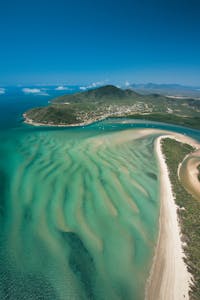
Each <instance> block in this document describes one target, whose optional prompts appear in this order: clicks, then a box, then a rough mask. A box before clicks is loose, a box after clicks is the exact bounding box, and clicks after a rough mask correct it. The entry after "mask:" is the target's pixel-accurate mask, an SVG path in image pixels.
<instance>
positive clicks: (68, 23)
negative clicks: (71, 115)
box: [0, 0, 200, 85]
mask: <svg viewBox="0 0 200 300" xmlns="http://www.w3.org/2000/svg"><path fill="white" fill-rule="evenodd" d="M199 11H200V1H199V0H190V1H189V0H187V1H186V0H173V1H172V0H168V1H162V0H160V1H158V0H137V1H134V0H132V1H129V0H124V1H122V0H121V1H118V0H115V1H109V0H107V1H105V0H101V1H98V0H96V1H94V0H93V1H92V0H85V1H84V0H82V1H81V0H73V1H67V0H65V1H64V0H57V1H53V0H49V1H47V0H40V1H38V0H34V1H32V0H29V1H27V0H26V1H24V0H12V1H11V0H7V1H1V2H0V84H1V85H9V84H40V83H41V84H61V83H65V84H85V83H89V82H93V81H102V82H104V81H106V80H107V81H109V82H113V83H120V82H123V81H126V80H128V81H130V82H136V83H137V82H170V83H173V82H177V83H183V84H193V85H200V18H199Z"/></svg>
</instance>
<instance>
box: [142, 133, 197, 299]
mask: <svg viewBox="0 0 200 300" xmlns="http://www.w3.org/2000/svg"><path fill="white" fill-rule="evenodd" d="M164 137H165V136H161V137H159V138H157V140H156V145H155V147H156V153H157V156H158V160H159V168H160V193H161V203H160V219H159V222H160V224H159V236H158V241H157V246H156V250H155V256H154V260H153V265H152V269H151V273H150V277H149V279H148V282H147V288H146V299H148V300H157V299H158V300H182V299H186V300H187V299H189V290H190V283H191V274H190V273H189V272H188V270H187V266H186V264H185V263H184V261H183V257H185V254H184V252H183V248H182V242H181V231H180V226H179V223H178V217H177V206H176V204H175V201H174V198H173V194H172V188H171V183H170V180H169V176H168V169H167V165H166V163H165V159H164V157H163V154H162V151H161V140H162V139H163V138H164ZM169 137H170V138H173V136H169ZM179 137H180V136H178V140H179ZM175 139H176V136H175ZM181 140H182V142H190V144H191V140H190V139H187V138H185V139H184V138H183V139H182V138H181ZM186 140H187V141H186Z"/></svg>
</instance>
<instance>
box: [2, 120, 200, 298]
mask: <svg viewBox="0 0 200 300" xmlns="http://www.w3.org/2000/svg"><path fill="white" fill-rule="evenodd" d="M120 122H121V121H119V120H112V122H111V121H109V120H108V121H105V122H100V123H97V124H94V125H92V126H89V127H86V128H75V129H48V128H32V127H29V126H24V125H22V124H20V123H19V119H18V115H16V119H15V118H13V119H12V122H11V124H12V126H10V128H9V127H8V126H7V127H6V128H5V126H4V127H2V129H0V157H1V159H0V191H1V193H0V201H1V202H0V217H1V219H0V223H1V233H0V270H1V272H0V299H13V300H14V299H70V300H71V299H77V300H78V299H109V300H110V299H111V300H112V299H127V300H128V299H136V300H140V299H144V292H145V282H146V279H147V277H148V275H149V270H150V266H151V262H152V256H153V249H154V247H155V243H156V237H157V233H158V217H159V180H158V168H157V163H156V156H155V154H154V140H155V138H156V135H149V136H146V137H143V136H142V135H141V133H140V131H138V129H140V128H146V126H147V124H146V123H145V124H144V123H142V124H139V123H137V124H120ZM148 126H149V127H158V128H159V127H160V125H157V124H156V123H149V125H148ZM163 126H164V125H163ZM161 127H162V126H161ZM169 128H170V129H171V130H174V131H182V130H184V129H182V128H178V127H173V128H172V127H170V126H168V129H169ZM165 129H167V128H165ZM187 133H188V132H187ZM189 133H192V134H193V136H195V135H196V136H198V134H199V133H198V132H197V131H194V132H189ZM196 136H195V137H196Z"/></svg>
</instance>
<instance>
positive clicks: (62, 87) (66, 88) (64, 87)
mask: <svg viewBox="0 0 200 300" xmlns="http://www.w3.org/2000/svg"><path fill="white" fill-rule="evenodd" d="M55 90H56V91H67V90H69V88H68V87H67V86H64V85H60V86H58V87H57V88H55Z"/></svg>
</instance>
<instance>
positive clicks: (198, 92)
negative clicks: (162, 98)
mask: <svg viewBox="0 0 200 300" xmlns="http://www.w3.org/2000/svg"><path fill="white" fill-rule="evenodd" d="M129 88H131V89H133V90H135V91H137V92H139V93H142V94H151V93H157V94H162V95H166V96H177V97H195V98H200V86H189V85H181V84H157V83H145V84H131V85H130V86H129Z"/></svg>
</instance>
